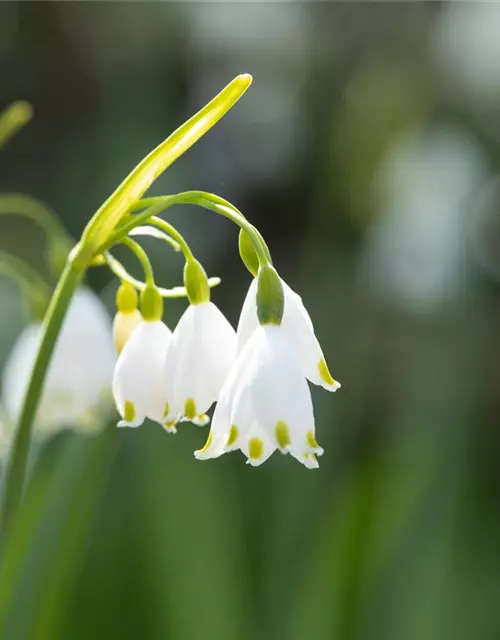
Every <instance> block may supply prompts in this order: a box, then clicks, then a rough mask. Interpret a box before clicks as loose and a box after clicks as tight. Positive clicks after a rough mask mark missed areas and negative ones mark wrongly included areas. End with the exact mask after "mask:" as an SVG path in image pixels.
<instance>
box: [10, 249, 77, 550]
mask: <svg viewBox="0 0 500 640" xmlns="http://www.w3.org/2000/svg"><path fill="white" fill-rule="evenodd" d="M83 275H84V270H83V269H82V268H80V267H78V266H76V265H75V264H74V263H72V262H71V261H70V262H68V264H67V265H66V268H65V269H64V271H63V273H62V275H61V277H60V279H59V282H58V284H57V287H56V289H55V291H54V294H53V296H52V299H51V301H50V304H49V308H48V310H47V313H46V315H45V319H44V332H43V337H42V341H41V343H40V348H39V350H38V354H37V357H36V360H35V364H34V367H33V373H32V375H31V380H30V383H29V386H28V389H27V391H26V396H25V400H24V403H23V407H22V410H21V415H20V417H19V423H18V425H17V429H16V431H15V435H14V440H13V442H12V446H11V451H10V455H9V458H8V462H7V468H6V470H5V474H4V478H3V486H2V494H1V501H0V534H1V539H0V544H3V541H4V539H5V535H6V532H7V530H8V528H9V526H10V523H11V520H12V517H13V515H14V513H15V511H16V508H17V506H18V504H19V502H20V500H21V496H22V492H23V488H24V480H25V477H26V469H27V466H28V455H29V448H30V442H31V435H32V429H33V419H34V417H35V414H36V410H37V408H38V402H39V399H40V395H41V393H42V390H43V383H44V380H45V376H46V374H47V369H48V367H49V364H50V359H51V356H52V352H53V350H54V346H55V344H56V341H57V337H58V335H59V331H60V329H61V325H62V323H63V320H64V316H65V315H66V311H67V309H68V306H69V303H70V302H71V298H72V296H73V293H74V292H75V289H76V288H77V287H78V285H79V284H80V282H81V281H82V278H83Z"/></svg>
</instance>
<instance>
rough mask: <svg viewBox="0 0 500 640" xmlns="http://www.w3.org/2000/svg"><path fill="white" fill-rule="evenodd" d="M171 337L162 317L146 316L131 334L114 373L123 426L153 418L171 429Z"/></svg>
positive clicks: (133, 425)
mask: <svg viewBox="0 0 500 640" xmlns="http://www.w3.org/2000/svg"><path fill="white" fill-rule="evenodd" d="M171 337H172V332H171V331H170V329H169V328H168V327H167V325H166V324H164V323H163V322H162V321H161V320H153V321H150V320H145V319H144V320H142V321H141V323H140V324H139V325H138V326H137V327H136V328H135V329H134V331H133V332H132V334H131V335H130V337H129V339H128V341H127V343H126V344H125V347H124V348H123V350H122V352H121V353H120V355H119V357H118V361H117V363H116V367H115V372H114V376H113V396H114V398H115V403H116V408H117V409H118V412H119V413H120V415H121V417H122V420H121V421H120V422H118V426H119V427H139V426H140V425H141V424H142V423H143V422H144V420H145V418H149V419H150V420H154V421H155V422H158V423H160V424H161V425H162V426H164V427H166V428H167V430H169V428H168V427H167V426H166V417H167V415H168V407H167V405H166V397H165V389H164V366H165V356H166V354H167V349H168V346H169V343H170V340H171ZM174 431H175V430H174Z"/></svg>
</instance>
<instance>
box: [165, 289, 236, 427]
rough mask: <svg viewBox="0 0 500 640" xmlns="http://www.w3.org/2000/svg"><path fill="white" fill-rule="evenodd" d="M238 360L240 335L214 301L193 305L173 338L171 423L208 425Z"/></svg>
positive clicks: (168, 371)
mask: <svg viewBox="0 0 500 640" xmlns="http://www.w3.org/2000/svg"><path fill="white" fill-rule="evenodd" d="M235 359H236V332H235V331H234V329H233V327H232V326H231V325H230V324H229V322H228V321H227V320H226V318H225V316H224V315H223V314H222V312H221V311H220V310H219V309H218V308H217V307H216V306H215V305H214V304H213V303H212V302H210V301H205V302H202V303H199V304H191V305H189V307H188V308H187V309H186V311H185V312H184V314H183V315H182V317H181V319H180V320H179V323H178V325H177V326H176V328H175V330H174V333H173V335H172V340H171V343H170V346H169V349H168V352H167V355H166V359H165V391H166V397H167V401H168V405H169V414H168V420H169V421H170V422H175V421H177V420H178V418H179V416H183V417H184V418H185V419H187V420H191V421H193V422H195V423H197V424H201V425H202V424H206V423H207V422H208V418H207V417H206V415H205V414H206V412H207V411H208V410H209V409H210V407H211V406H212V404H213V403H214V402H215V401H216V400H217V398H218V397H219V394H220V391H221V389H222V385H223V383H224V381H225V379H226V378H227V376H228V374H229V371H230V369H231V367H232V366H233V364H234V361H235Z"/></svg>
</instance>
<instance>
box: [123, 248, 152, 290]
mask: <svg viewBox="0 0 500 640" xmlns="http://www.w3.org/2000/svg"><path fill="white" fill-rule="evenodd" d="M120 242H121V243H122V244H124V245H125V246H126V247H128V248H129V249H130V250H131V251H132V252H133V253H134V254H135V256H136V257H137V259H138V260H139V262H140V263H141V266H142V269H143V271H144V279H145V280H146V284H154V282H155V278H154V273H153V267H152V265H151V261H150V260H149V258H148V254H147V253H146V252H145V251H144V249H143V248H142V247H141V245H140V244H139V243H137V242H135V240H132V239H131V238H128V237H125V238H122V239H121V240H120Z"/></svg>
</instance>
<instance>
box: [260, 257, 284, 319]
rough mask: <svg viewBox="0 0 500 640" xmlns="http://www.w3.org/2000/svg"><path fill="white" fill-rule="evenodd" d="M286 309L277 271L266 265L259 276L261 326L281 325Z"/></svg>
mask: <svg viewBox="0 0 500 640" xmlns="http://www.w3.org/2000/svg"><path fill="white" fill-rule="evenodd" d="M284 308H285V297H284V294H283V285H282V284H281V280H280V277H279V275H278V274H277V272H276V269H274V268H273V267H271V266H269V265H264V266H263V267H261V268H260V269H259V274H258V276H257V317H258V318H259V322H260V324H277V325H280V324H281V320H282V319H283V311H284Z"/></svg>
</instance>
